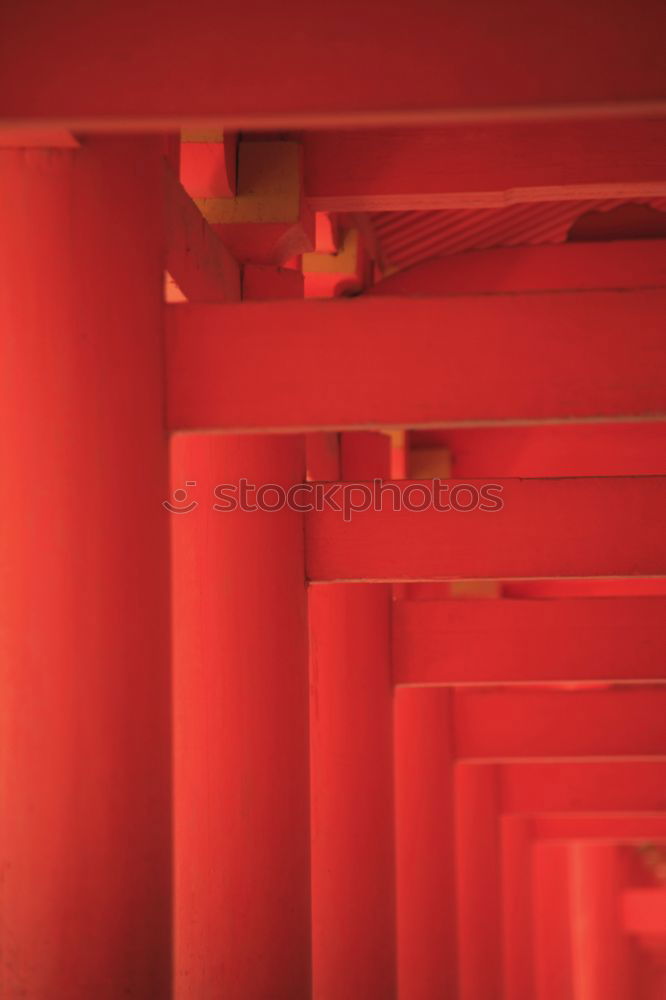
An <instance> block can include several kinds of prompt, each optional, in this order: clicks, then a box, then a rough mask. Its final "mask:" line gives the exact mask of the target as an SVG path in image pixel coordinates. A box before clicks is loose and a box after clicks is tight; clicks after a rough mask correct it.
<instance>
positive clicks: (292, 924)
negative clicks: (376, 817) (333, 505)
mask: <svg viewBox="0 0 666 1000" xmlns="http://www.w3.org/2000/svg"><path fill="white" fill-rule="evenodd" d="M265 277H266V278H267V279H270V275H269V274H266V275H265ZM268 284H269V285H270V280H269V282H268ZM297 287H298V286H297ZM262 290H263V291H266V282H261V283H260V284H259V286H258V288H257V291H259V294H262ZM246 291H247V289H246ZM276 291H279V289H278V288H277V283H276V285H275V287H274V288H273V293H275V292H276ZM291 293H292V285H291V284H289V283H288V284H287V285H286V286H285V288H284V290H283V294H286V295H289V294H291ZM171 460H172V488H173V490H178V489H183V490H186V491H187V494H188V496H187V498H186V500H184V501H181V502H180V503H178V504H176V506H179V507H185V506H188V505H189V503H191V502H196V503H197V504H198V505H199V506H198V507H197V508H196V509H194V510H192V511H190V512H189V513H174V514H173V515H172V545H173V559H172V561H173V573H172V575H173V636H174V771H175V773H174V800H175V801H174V814H175V821H174V837H175V942H174V947H175V996H176V998H177V1000H204V998H206V997H208V996H211V995H215V996H218V995H219V996H224V998H225V1000H306V998H309V997H310V985H311V956H310V816H309V766H308V740H309V736H308V666H307V601H306V587H305V576H304V552H303V521H302V517H303V515H302V514H301V513H299V512H298V510H290V509H286V508H285V509H282V510H270V509H264V510H257V509H254V510H253V509H240V507H239V506H237V507H236V509H233V510H231V509H226V508H228V507H229V500H230V499H231V500H235V501H236V502H237V503H240V495H239V494H238V493H236V492H235V491H233V490H224V489H223V490H217V487H218V486H224V485H225V484H228V485H230V486H232V487H235V488H238V487H239V484H240V480H241V478H244V479H245V480H246V481H247V483H248V484H250V485H252V486H256V487H261V486H264V485H268V484H275V485H276V486H277V487H278V488H281V489H282V490H284V491H286V490H287V489H288V488H289V487H290V486H292V485H294V484H298V483H300V482H302V481H303V480H304V478H305V441H304V438H303V437H302V436H251V435H248V436H239V435H228V436H225V435H221V434H198V435H197V434H192V435H189V434H188V435H176V436H175V438H174V439H173V442H172V456H171ZM188 483H196V485H195V486H189V485H187V484H188ZM215 490H217V494H216V495H214V491H215ZM259 499H260V497H259V494H258V492H257V491H256V490H252V491H249V493H248V496H247V501H248V504H249V506H250V507H252V505H255V506H256V505H257V502H258V501H259ZM279 499H280V497H279V495H278V493H277V492H276V490H274V489H272V490H267V491H265V492H264V495H263V502H264V506H266V507H268V508H270V507H272V506H274V505H277V503H278V501H279ZM295 499H296V500H297V501H298V500H301V501H302V500H303V496H301V495H300V494H297V495H296V497H295ZM214 505H217V507H218V509H215V507H214ZM219 508H225V509H219Z"/></svg>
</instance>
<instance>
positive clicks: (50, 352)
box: [0, 138, 171, 1000]
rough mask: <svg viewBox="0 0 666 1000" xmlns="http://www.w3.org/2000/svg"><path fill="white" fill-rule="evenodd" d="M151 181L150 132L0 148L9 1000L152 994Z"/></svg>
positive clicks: (162, 620) (154, 423) (157, 225)
mask: <svg viewBox="0 0 666 1000" xmlns="http://www.w3.org/2000/svg"><path fill="white" fill-rule="evenodd" d="M137 164H140V167H139V168H137ZM161 185H162V161H161V147H160V142H159V141H158V140H152V139H146V138H135V139H131V138H108V139H101V138H95V139H93V138H89V139H87V140H86V143H85V146H84V147H82V148H81V149H80V150H76V151H70V150H67V151H65V150H62V151H58V152H48V153H43V152H39V151H35V150H32V151H30V153H23V152H20V151H16V152H14V151H4V150H3V151H2V152H1V153H0V198H1V200H2V206H3V208H2V215H3V221H2V239H1V240H0V275H1V279H0V280H1V282H2V292H1V294H0V330H1V331H2V340H3V361H2V366H0V401H1V405H2V420H1V421H0V453H1V454H2V468H3V482H4V484H5V488H3V490H2V495H1V499H0V522H1V523H2V525H3V528H2V531H1V532H0V534H1V536H2V557H1V559H0V562H1V564H2V571H1V572H0V595H1V597H0V601H1V604H2V626H1V627H0V688H1V690H2V696H1V697H2V724H1V725H0V759H1V760H2V767H1V771H0V781H1V785H2V793H1V798H2V836H1V837H0V866H1V867H2V872H3V876H2V907H1V908H0V913H1V917H0V938H1V939H2V941H3V961H2V963H1V964H0V994H1V995H2V996H3V997H7V998H10V997H12V998H13V997H18V996H24V997H52V998H54V1000H61V998H62V1000H64V998H65V997H72V998H75V1000H83V998H84V997H85V998H87V997H99V998H100V1000H101V998H108V1000H112V998H118V997H121V996H128V995H134V996H151V997H155V1000H158V998H159V1000H166V998H167V997H168V996H169V980H170V905H171V857H170V853H171V844H170V840H171V834H170V828H171V787H170V785H171V775H170V768H171V764H170V734H169V729H170V722H169V701H170V694H169V617H168V614H169V606H168V573H169V564H168V522H167V520H166V517H165V516H164V511H163V510H162V508H161V502H162V500H163V499H164V498H165V497H166V495H167V490H168V483H167V446H166V439H165V436H164V431H163V423H162V420H163V399H164V397H163V382H162V367H161V332H162V331H161V321H162V314H161V300H160V297H161V289H162V272H161V266H160V265H161V260H162V259H163V254H164V232H163V225H162V187H161Z"/></svg>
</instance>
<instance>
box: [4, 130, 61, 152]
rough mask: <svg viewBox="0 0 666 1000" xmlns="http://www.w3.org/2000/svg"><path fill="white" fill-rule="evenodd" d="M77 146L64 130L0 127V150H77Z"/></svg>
mask: <svg viewBox="0 0 666 1000" xmlns="http://www.w3.org/2000/svg"><path fill="white" fill-rule="evenodd" d="M79 145H80V143H79V141H78V139H76V138H75V137H74V136H73V135H72V133H71V132H67V131H65V129H60V130H58V129H39V128H1V127H0V149H78V147H79Z"/></svg>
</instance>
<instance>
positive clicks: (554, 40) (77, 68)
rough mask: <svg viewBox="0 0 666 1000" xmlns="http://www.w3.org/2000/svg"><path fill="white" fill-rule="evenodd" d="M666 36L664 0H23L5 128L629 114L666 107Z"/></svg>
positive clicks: (13, 28)
mask: <svg viewBox="0 0 666 1000" xmlns="http://www.w3.org/2000/svg"><path fill="white" fill-rule="evenodd" d="M63 25H66V26H67V30H66V31H65V30H63ZM665 34H666V13H665V11H664V7H663V5H662V4H660V3H659V2H658V0H645V2H644V3H643V4H642V5H641V8H640V10H637V9H636V6H635V4H634V3H633V2H632V0H617V2H616V3H615V4H613V5H612V6H610V7H609V5H608V4H607V3H604V2H603V0H590V3H588V4H587V5H586V6H585V7H584V8H582V9H581V6H580V4H579V3H577V2H575V0H563V2H562V3H560V4H558V5H557V6H556V7H554V6H553V5H551V4H548V3H547V2H544V0H539V2H538V4H537V5H536V7H535V6H534V4H528V3H527V2H526V0H521V2H519V3H516V4H514V5H512V6H511V9H510V10H507V9H506V8H504V7H503V6H499V7H498V5H497V4H496V3H494V2H493V0H477V2H475V3H474V4H471V5H467V6H464V7H461V6H460V5H459V4H456V3H454V2H453V0H447V2H445V3H441V4H433V3H432V2H431V0H414V2H413V3H412V4H411V5H410V6H409V8H404V9H402V10H400V11H397V12H396V14H395V16H391V17H387V16H386V9H385V5H384V4H383V3H380V2H379V0H369V2H368V3H365V4H363V5H361V6H359V4H357V3H356V2H353V0H340V2H339V3H338V4H336V5H335V7H333V8H330V9H328V8H323V7H321V6H320V5H318V4H313V3H312V2H310V0H291V2H290V3H289V5H288V6H287V8H282V7H280V6H279V5H277V6H276V5H275V4H274V3H273V2H272V0H253V2H251V3H245V4H237V5H235V6H232V7H230V6H229V5H219V4H217V5H216V4H212V3H210V2H208V0H193V2H192V3H190V4H189V6H188V8H187V16H186V17H184V16H183V8H182V4H180V3H176V2H175V0H163V2H159V3H158V2H157V0H146V2H144V3H142V4H135V5H131V6H121V5H118V4H117V3H112V2H111V0H101V2H100V3H99V4H96V5H95V7H94V9H91V10H87V11H86V14H85V16H82V13H81V7H80V4H79V3H77V2H75V0H64V2H62V3H60V4H58V5H54V4H48V3H45V2H44V0H25V2H23V3H20V4H11V5H5V7H4V8H3V11H2V18H1V20H0V39H2V45H1V47H0V67H1V68H2V70H1V72H0V94H2V100H1V101H0V119H4V120H5V121H12V122H18V121H32V122H35V123H37V122H39V123H44V122H45V121H50V122H55V121H58V122H59V123H61V124H62V125H65V124H66V123H67V124H68V125H71V124H72V123H73V122H77V123H78V124H86V125H88V126H90V125H92V126H97V127H99V125H100V122H101V123H102V124H103V125H104V126H105V127H116V128H117V127H120V126H125V127H127V126H128V125H130V126H133V127H142V128H146V127H157V128H159V129H161V130H164V129H165V128H168V127H171V126H172V125H176V126H177V127H181V126H189V127H203V126H208V125H224V126H227V127H231V126H234V125H235V126H243V127H245V128H247V127H249V126H252V125H253V126H255V127H259V126H263V127H267V128H273V129H275V128H280V127H285V126H289V125H296V124H298V125H306V124H310V125H312V124H321V123H324V122H326V123H327V124H334V123H349V124H362V123H365V124H370V123H373V124H379V123H382V122H383V123H393V122H400V121H402V122H407V121H409V122H412V123H413V122H414V120H416V121H418V120H421V121H430V122H432V121H438V120H440V121H441V120H447V119H452V118H454V119H455V118H457V117H460V116H463V117H466V118H468V119H469V118H473V117H475V116H479V115H481V114H482V115H484V116H488V115H492V114H493V113H494V114H497V115H504V116H509V117H511V118H516V117H519V116H521V115H533V114H535V113H539V112H540V109H544V108H545V109H546V112H547V113H548V114H551V115H553V116H555V117H560V116H562V115H564V116H567V115H570V116H576V117H583V116H586V115H589V114H590V113H593V114H615V115H623V116H626V114H627V113H631V112H632V110H634V109H635V110H636V111H637V112H640V113H646V112H648V113H649V112H655V111H658V110H659V109H663V105H664V102H663V93H664V87H663V84H664V68H663V44H662V41H663V37H664V35H665ZM132 40H140V50H141V51H140V58H133V59H129V58H128V46H130V47H131V42H132ZM225 42H226V43H227V44H225ZM306 42H307V43H306ZM471 54H472V55H473V58H470V55H471ZM387 65H393V66H395V67H396V71H395V72H393V73H387V72H386V67H387ZM45 80H46V81H48V86H44V81H45Z"/></svg>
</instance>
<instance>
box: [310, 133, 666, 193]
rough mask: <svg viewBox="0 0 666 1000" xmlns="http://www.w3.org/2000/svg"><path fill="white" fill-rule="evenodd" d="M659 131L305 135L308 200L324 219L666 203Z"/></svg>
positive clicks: (665, 185)
mask: <svg viewBox="0 0 666 1000" xmlns="http://www.w3.org/2000/svg"><path fill="white" fill-rule="evenodd" d="M665 130H666V119H664V118H659V117H654V118H644V119H636V118H634V119H631V118H629V119H626V120H624V121H622V120H597V121H594V120H592V121H557V120H554V121H541V122H524V121H523V122H510V123H507V122H492V123H482V124H481V123H478V124H473V125H472V124H464V125H448V126H444V127H440V128H429V129H423V128H416V129H415V128H411V129H391V130H388V129H379V130H372V131H368V130H361V129H356V130H354V131H347V132H339V131H330V130H328V131H325V132H307V133H306V134H305V137H304V147H305V158H306V164H305V165H306V174H307V187H306V193H307V195H308V199H309V201H310V203H311V204H312V206H313V207H314V208H316V209H317V210H318V211H327V212H382V211H408V210H414V209H420V210H422V211H432V210H434V209H447V208H490V207H502V206H504V205H508V204H515V203H521V202H530V201H553V200H560V199H561V200H567V199H581V198H615V197H621V196H623V195H624V196H625V197H640V195H641V194H642V195H650V194H657V193H661V194H666V169H665V168H664V161H663V139H664V131H665Z"/></svg>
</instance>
